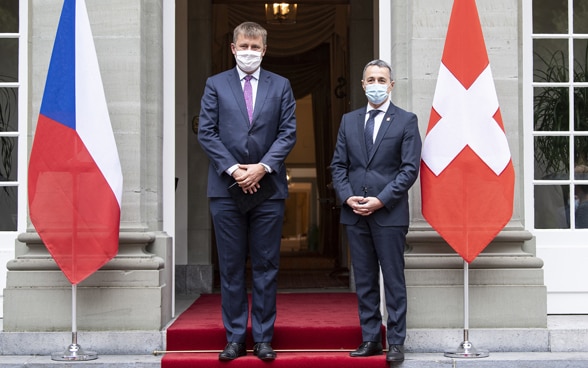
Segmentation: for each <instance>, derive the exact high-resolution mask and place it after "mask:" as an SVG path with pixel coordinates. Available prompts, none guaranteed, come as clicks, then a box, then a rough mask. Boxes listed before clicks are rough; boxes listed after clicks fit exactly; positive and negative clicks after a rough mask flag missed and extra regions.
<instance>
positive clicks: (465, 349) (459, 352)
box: [443, 340, 490, 358]
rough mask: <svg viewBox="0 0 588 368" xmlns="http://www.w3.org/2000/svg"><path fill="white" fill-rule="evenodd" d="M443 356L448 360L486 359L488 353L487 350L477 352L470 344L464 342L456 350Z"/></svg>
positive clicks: (449, 351) (448, 351)
mask: <svg viewBox="0 0 588 368" xmlns="http://www.w3.org/2000/svg"><path fill="white" fill-rule="evenodd" d="M443 355H444V356H446V357H448V358H486V357H488V356H489V355H490V353H489V352H488V351H487V350H477V349H476V348H474V346H473V345H472V343H471V342H469V341H467V340H465V341H464V342H462V343H461V344H460V345H459V347H458V348H457V349H454V350H447V351H446V352H445V354H443Z"/></svg>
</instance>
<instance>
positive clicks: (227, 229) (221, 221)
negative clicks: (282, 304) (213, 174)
mask: <svg viewBox="0 0 588 368" xmlns="http://www.w3.org/2000/svg"><path fill="white" fill-rule="evenodd" d="M284 207H285V202H284V200H281V199H279V200H267V201H265V202H264V203H262V204H260V205H259V206H257V207H255V208H254V209H252V210H251V211H249V212H247V213H246V214H242V213H241V212H240V211H239V209H238V208H237V206H236V205H235V202H234V201H233V199H231V198H211V199H210V212H211V214H212V221H213V224H214V230H215V235H216V245H217V249H218V261H219V271H220V281H221V299H222V302H221V304H222V316H223V323H224V326H225V330H226V334H227V341H228V342H239V343H244V342H245V339H246V331H247V321H248V314H249V299H248V296H247V284H246V277H245V276H246V264H247V256H248V255H249V257H250V260H251V270H252V275H253V280H252V281H253V282H252V284H253V287H252V293H251V304H252V308H251V327H252V334H253V340H254V342H271V341H272V338H273V333H274V322H275V320H276V294H277V289H278V282H277V276H278V268H279V263H280V241H281V237H282V224H283V219H284Z"/></svg>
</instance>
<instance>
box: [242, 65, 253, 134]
mask: <svg viewBox="0 0 588 368" xmlns="http://www.w3.org/2000/svg"><path fill="white" fill-rule="evenodd" d="M251 78H253V76H252V75H251V74H248V75H246V76H245V86H244V87H243V95H244V96H245V105H246V106H247V115H249V124H251V119H252V118H253V90H252V88H251Z"/></svg>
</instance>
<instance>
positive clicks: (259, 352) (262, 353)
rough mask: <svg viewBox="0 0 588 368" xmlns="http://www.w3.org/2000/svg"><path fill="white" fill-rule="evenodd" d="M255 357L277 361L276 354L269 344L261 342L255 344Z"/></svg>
mask: <svg viewBox="0 0 588 368" xmlns="http://www.w3.org/2000/svg"><path fill="white" fill-rule="evenodd" d="M253 355H255V356H256V357H258V358H259V359H261V360H274V359H276V352H275V351H274V349H272V346H271V344H270V343H269V342H260V343H257V344H255V346H254V347H253Z"/></svg>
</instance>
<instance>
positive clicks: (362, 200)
mask: <svg viewBox="0 0 588 368" xmlns="http://www.w3.org/2000/svg"><path fill="white" fill-rule="evenodd" d="M346 203H347V205H348V206H349V207H351V209H353V212H354V213H356V214H358V215H360V216H369V215H371V214H372V213H374V212H375V211H377V210H379V209H380V208H382V207H384V204H383V203H382V202H381V201H380V200H379V199H378V198H376V197H361V196H351V197H349V198H347V201H346Z"/></svg>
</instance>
